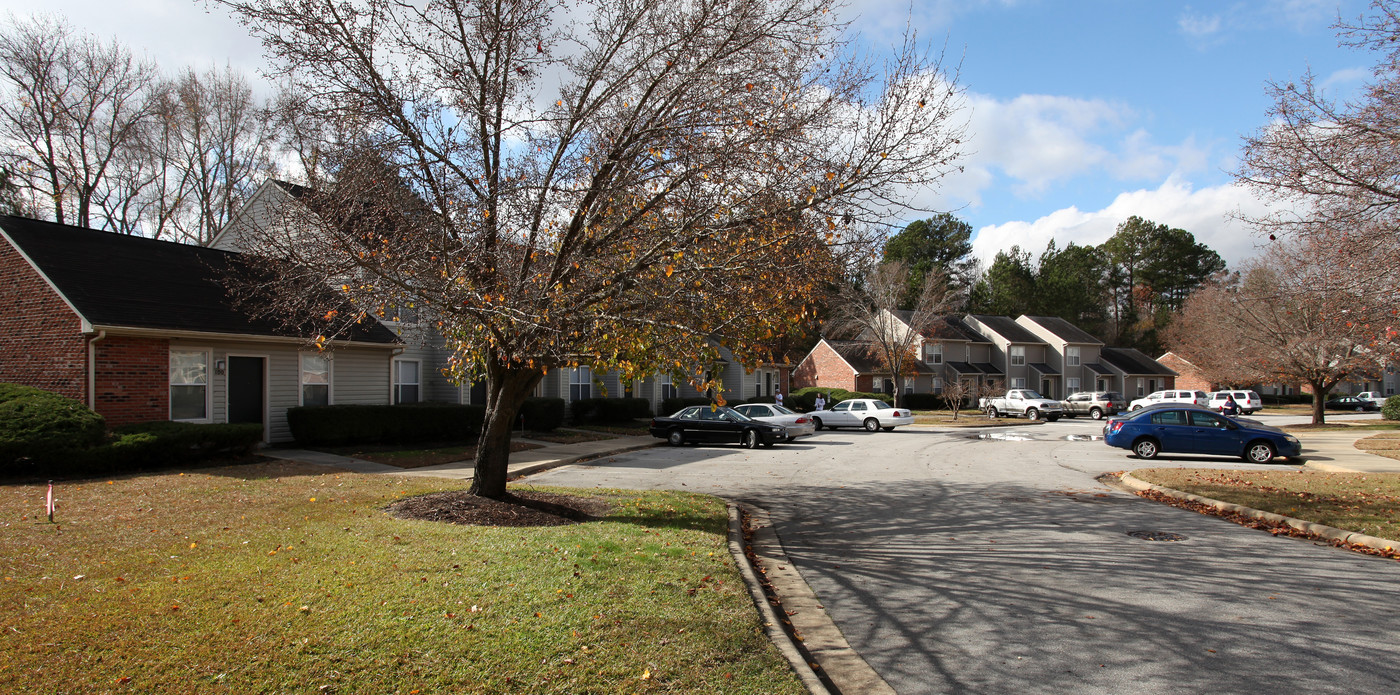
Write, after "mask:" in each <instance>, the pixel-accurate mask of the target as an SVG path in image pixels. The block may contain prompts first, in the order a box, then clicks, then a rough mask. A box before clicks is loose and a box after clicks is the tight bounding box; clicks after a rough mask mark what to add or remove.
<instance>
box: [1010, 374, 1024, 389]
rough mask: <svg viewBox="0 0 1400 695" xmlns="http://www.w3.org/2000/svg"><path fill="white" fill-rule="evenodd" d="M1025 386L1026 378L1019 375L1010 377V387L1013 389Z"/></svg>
mask: <svg viewBox="0 0 1400 695" xmlns="http://www.w3.org/2000/svg"><path fill="white" fill-rule="evenodd" d="M1025 387H1026V379H1025V377H1019V376H1018V377H1016V378H1015V379H1012V380H1011V388H1013V389H1023V388H1025Z"/></svg>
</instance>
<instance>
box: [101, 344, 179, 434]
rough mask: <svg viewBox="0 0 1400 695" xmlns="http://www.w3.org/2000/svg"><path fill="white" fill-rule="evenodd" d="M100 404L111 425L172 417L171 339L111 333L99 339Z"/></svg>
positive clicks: (102, 412)
mask: <svg viewBox="0 0 1400 695" xmlns="http://www.w3.org/2000/svg"><path fill="white" fill-rule="evenodd" d="M95 345H96V347H97V365H96V369H95V373H96V377H97V378H96V383H97V407H96V408H94V410H96V411H97V412H98V413H99V414H100V415H102V417H104V418H106V419H107V425H108V426H109V427H111V426H116V425H125V424H128V423H133V422H150V421H152V420H169V419H170V341H169V340H165V339H161V338H132V337H129V336H107V337H106V338H105V339H103V340H100V341H98V342H97V343H95Z"/></svg>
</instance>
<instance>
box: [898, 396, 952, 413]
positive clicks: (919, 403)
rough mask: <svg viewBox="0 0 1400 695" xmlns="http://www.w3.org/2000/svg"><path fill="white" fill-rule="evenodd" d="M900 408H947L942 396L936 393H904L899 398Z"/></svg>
mask: <svg viewBox="0 0 1400 695" xmlns="http://www.w3.org/2000/svg"><path fill="white" fill-rule="evenodd" d="M899 404H900V407H903V408H908V409H910V410H941V409H943V408H947V407H948V402H947V401H945V400H943V396H942V395H940V394H936V393H905V394H900V396H899Z"/></svg>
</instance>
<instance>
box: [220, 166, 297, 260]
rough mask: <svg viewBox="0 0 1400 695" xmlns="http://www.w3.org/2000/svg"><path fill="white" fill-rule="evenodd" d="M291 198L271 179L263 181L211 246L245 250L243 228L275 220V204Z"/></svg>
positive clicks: (258, 226)
mask: <svg viewBox="0 0 1400 695" xmlns="http://www.w3.org/2000/svg"><path fill="white" fill-rule="evenodd" d="M291 200H292V198H291V196H289V195H287V193H286V192H285V191H283V190H282V188H281V187H280V186H278V185H277V184H275V183H273V182H272V181H271V180H268V181H266V182H264V183H263V185H262V186H260V187H258V190H257V191H256V192H255V193H254V194H253V197H252V198H251V199H250V200H249V201H248V202H247V203H246V204H245V205H244V206H243V208H242V209H241V210H239V212H238V216H237V217H235V218H234V219H233V220H232V221H231V222H230V224H229V226H228V227H226V228H225V229H224V230H223V231H222V233H220V234H219V235H218V236H217V237H216V238H215V239H214V241H215V243H214V244H213V247H214V248H216V249H221V250H223V251H238V252H240V253H241V252H243V251H246V250H247V249H246V244H245V243H244V240H243V232H244V230H247V229H265V228H267V225H269V224H272V223H273V222H275V221H276V218H275V216H274V212H273V211H274V210H276V209H278V207H277V206H280V205H286V204H287V203H288V202H289V201H291Z"/></svg>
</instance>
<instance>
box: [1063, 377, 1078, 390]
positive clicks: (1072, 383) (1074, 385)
mask: <svg viewBox="0 0 1400 695" xmlns="http://www.w3.org/2000/svg"><path fill="white" fill-rule="evenodd" d="M1065 390H1066V391H1069V392H1070V393H1074V392H1076V391H1078V390H1079V379H1078V378H1072V379H1065Z"/></svg>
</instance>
